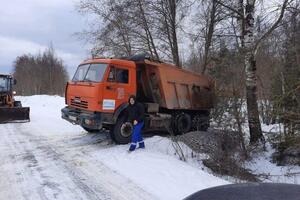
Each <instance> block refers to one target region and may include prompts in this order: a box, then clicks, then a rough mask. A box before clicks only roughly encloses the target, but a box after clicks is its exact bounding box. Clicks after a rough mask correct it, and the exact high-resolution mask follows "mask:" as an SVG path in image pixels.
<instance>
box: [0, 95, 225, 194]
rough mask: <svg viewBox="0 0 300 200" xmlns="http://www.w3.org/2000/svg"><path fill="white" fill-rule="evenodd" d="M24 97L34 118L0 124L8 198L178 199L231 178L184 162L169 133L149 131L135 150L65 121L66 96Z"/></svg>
mask: <svg viewBox="0 0 300 200" xmlns="http://www.w3.org/2000/svg"><path fill="white" fill-rule="evenodd" d="M18 100H21V101H22V104H23V106H29V107H30V108H31V114H30V116H31V122H30V123H24V124H2V125H0V132H1V137H2V139H1V140H0V151H1V154H0V159H1V160H2V161H3V162H2V163H1V164H0V176H1V181H0V199H6V200H10V199H11V200H14V199H18V200H19V199H20V200H22V199H24V200H25V199H26V200H28V199H32V200H38V199H43V200H44V199H63V200H68V199H72V200H74V199H75V200H76V199H122V200H123V199H130V200H132V199H163V200H165V199H166V200H167V199H170V200H176V199H183V198H184V197H186V196H188V195H190V194H192V193H194V192H196V191H198V190H201V189H205V188H208V187H213V186H218V185H222V184H228V182H227V181H224V180H222V179H220V178H217V177H215V176H213V175H211V174H208V173H207V172H204V171H202V170H201V168H200V167H198V165H195V164H188V163H186V162H183V161H180V160H179V159H178V157H177V156H176V155H175V151H174V149H173V147H172V144H171V141H170V140H169V139H168V138H164V137H159V136H154V137H151V138H147V139H146V140H145V143H146V149H144V150H141V149H138V150H137V151H135V152H133V153H128V152H127V149H128V145H119V146H118V145H114V144H112V143H111V141H110V139H109V135H107V134H105V133H99V134H88V133H86V132H85V131H84V130H83V129H82V128H80V127H79V126H74V125H72V124H70V123H68V122H66V121H64V120H62V119H61V114H60V109H61V108H63V107H64V106H65V105H64V98H62V97H58V96H31V97H18Z"/></svg>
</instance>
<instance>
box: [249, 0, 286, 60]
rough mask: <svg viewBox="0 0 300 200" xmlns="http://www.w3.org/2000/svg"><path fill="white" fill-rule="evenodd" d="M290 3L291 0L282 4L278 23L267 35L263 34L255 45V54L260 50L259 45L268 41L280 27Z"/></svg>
mask: <svg viewBox="0 0 300 200" xmlns="http://www.w3.org/2000/svg"><path fill="white" fill-rule="evenodd" d="M288 2H289V0H284V2H283V4H282V7H281V11H280V15H279V17H278V19H277V20H276V22H275V23H274V24H273V25H272V26H271V28H270V29H269V30H268V31H267V32H265V34H263V35H262V36H261V37H260V38H259V39H258V40H257V41H256V43H255V45H254V49H253V50H254V53H255V54H256V52H257V50H258V48H259V45H260V44H261V42H262V41H263V40H264V39H266V38H267V37H268V36H269V35H270V34H271V33H272V32H273V31H274V30H275V29H276V28H277V27H278V25H279V23H280V22H281V20H282V18H283V16H284V12H285V10H286V7H287V5H288Z"/></svg>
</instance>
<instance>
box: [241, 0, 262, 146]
mask: <svg viewBox="0 0 300 200" xmlns="http://www.w3.org/2000/svg"><path fill="white" fill-rule="evenodd" d="M254 3H255V0H248V1H247V4H246V9H245V28H244V45H245V47H244V52H245V54H244V66H245V73H246V98H247V112H248V124H249V131H250V143H251V144H254V143H257V142H258V141H259V140H261V139H263V135H262V130H261V124H260V121H259V112H258V105H257V77H256V61H255V56H254V52H253V45H254V37H253V33H254V30H255V29H254V17H253V16H254Z"/></svg>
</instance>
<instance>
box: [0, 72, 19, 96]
mask: <svg viewBox="0 0 300 200" xmlns="http://www.w3.org/2000/svg"><path fill="white" fill-rule="evenodd" d="M14 83H15V81H14V79H13V78H12V77H11V76H8V75H0V93H10V92H11V91H12V85H13V84H14Z"/></svg>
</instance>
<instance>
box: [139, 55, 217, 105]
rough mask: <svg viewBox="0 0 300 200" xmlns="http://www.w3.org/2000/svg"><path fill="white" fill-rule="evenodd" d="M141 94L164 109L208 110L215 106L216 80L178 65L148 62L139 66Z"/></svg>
mask: <svg viewBox="0 0 300 200" xmlns="http://www.w3.org/2000/svg"><path fill="white" fill-rule="evenodd" d="M137 68H138V77H137V78H138V92H137V93H138V94H139V93H140V94H141V96H140V97H141V98H144V100H145V101H150V102H154V103H158V104H159V106H160V107H161V108H166V109H180V110H181V109H184V110H207V109H210V108H212V107H213V105H214V87H215V83H214V81H213V79H211V78H210V77H208V76H205V75H201V74H197V73H194V72H191V71H188V70H184V69H180V68H177V67H176V66H173V65H170V64H166V63H159V62H151V61H148V60H145V61H144V62H143V63H137Z"/></svg>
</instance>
